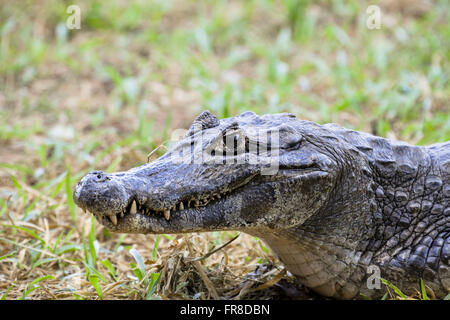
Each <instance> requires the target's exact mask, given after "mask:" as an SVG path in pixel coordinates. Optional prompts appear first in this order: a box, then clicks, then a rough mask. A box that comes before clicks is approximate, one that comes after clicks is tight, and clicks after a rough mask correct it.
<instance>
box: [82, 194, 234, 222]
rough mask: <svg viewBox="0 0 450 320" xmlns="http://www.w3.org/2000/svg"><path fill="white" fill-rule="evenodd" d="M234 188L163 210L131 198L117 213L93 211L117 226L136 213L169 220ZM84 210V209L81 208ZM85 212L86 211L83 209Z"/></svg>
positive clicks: (99, 217)
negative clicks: (107, 213) (123, 219)
mask: <svg viewBox="0 0 450 320" xmlns="http://www.w3.org/2000/svg"><path fill="white" fill-rule="evenodd" d="M235 189H236V188H234V189H230V190H226V191H220V192H217V193H214V194H211V195H209V196H202V197H199V198H191V199H189V200H181V201H179V202H178V203H176V204H175V205H173V206H171V207H169V208H165V209H163V210H154V209H152V208H149V207H147V206H146V205H145V204H139V202H138V201H137V200H135V199H132V200H131V201H130V203H129V204H128V206H126V208H125V209H124V210H123V211H122V212H120V213H117V214H112V215H101V214H96V213H93V214H94V216H95V217H96V218H97V219H99V220H100V221H103V219H104V218H105V217H107V218H109V220H110V221H111V223H112V224H113V225H114V226H117V224H118V223H120V220H121V219H122V218H124V217H126V216H133V215H136V214H140V215H145V216H148V217H153V218H162V217H164V218H165V219H166V220H167V221H169V220H170V218H171V216H172V215H174V214H175V215H176V214H179V213H180V212H182V211H183V210H186V209H190V208H199V207H206V206H207V205H208V204H210V203H212V204H213V203H215V202H217V201H219V200H220V199H222V198H224V197H226V196H228V195H229V194H231V193H232V192H233V190H235ZM83 210H85V209H83ZM85 212H86V211H85Z"/></svg>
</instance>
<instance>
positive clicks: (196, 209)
mask: <svg viewBox="0 0 450 320" xmlns="http://www.w3.org/2000/svg"><path fill="white" fill-rule="evenodd" d="M74 200H75V203H76V204H77V205H78V206H79V207H81V208H82V209H83V210H88V211H89V212H91V213H92V214H93V215H94V216H95V218H96V219H97V220H98V221H99V222H100V223H101V224H103V225H104V226H105V227H107V228H108V229H110V230H112V231H113V232H120V233H153V234H158V233H187V232H208V231H220V230H239V231H242V232H245V233H248V234H251V235H254V236H257V237H259V238H260V239H262V240H264V241H265V242H266V243H267V244H268V245H269V247H270V248H271V249H272V250H273V252H274V253H275V254H276V255H277V256H278V257H279V259H280V261H281V262H282V263H283V264H284V265H285V267H286V269H287V270H288V271H290V272H291V273H292V274H293V275H295V276H296V277H297V278H298V279H299V281H300V282H301V283H303V284H304V285H305V286H306V287H308V288H311V289H312V290H313V291H315V292H317V293H318V294H320V295H323V296H326V297H333V298H338V299H352V298H361V297H363V296H366V297H371V298H379V297H381V296H382V295H383V294H384V293H385V290H386V286H384V285H381V286H380V285H379V282H378V284H377V281H376V280H377V279H378V280H379V277H381V278H384V279H386V280H387V281H389V282H390V283H392V284H394V285H395V286H397V287H398V288H399V289H400V290H402V291H403V292H404V293H407V294H408V293H411V294H412V293H414V292H416V291H415V290H418V288H420V287H419V284H420V283H421V281H423V283H424V284H425V286H426V287H428V288H430V289H431V290H432V291H433V293H434V294H435V296H436V297H437V298H443V297H445V296H446V295H447V294H448V293H449V291H450V264H449V259H450V207H449V204H450V142H444V143H438V144H434V145H430V146H414V145H410V144H408V143H405V142H400V141H394V140H389V139H385V138H381V137H377V136H374V135H371V134H368V133H363V132H358V131H354V130H350V129H346V128H343V127H341V126H339V125H337V124H325V125H319V124H316V123H313V122H310V121H305V120H298V119H297V118H296V117H295V116H294V115H292V114H288V113H283V114H274V115H262V116H258V115H256V114H255V113H253V112H245V113H243V114H241V115H239V116H236V117H231V118H227V119H221V120H219V119H218V118H217V117H215V116H214V115H213V114H212V113H210V112H209V111H204V112H203V113H202V114H200V115H199V116H198V117H197V118H196V119H195V120H194V122H193V124H192V126H191V127H190V128H189V130H187V132H186V133H185V135H184V136H183V137H182V138H181V139H180V140H179V141H178V142H176V143H174V144H173V145H172V147H171V148H170V149H169V151H168V152H167V153H165V154H164V155H163V156H161V157H160V158H158V159H156V160H154V161H152V162H150V163H146V164H143V165H141V166H139V167H136V168H133V169H130V170H128V171H125V172H117V173H105V172H102V171H93V172H90V173H88V174H87V175H86V176H85V177H83V178H82V179H81V181H80V182H79V183H78V185H77V186H76V188H75V191H74ZM377 272H378V273H377ZM375 276H376V277H375ZM374 277H375V278H374Z"/></svg>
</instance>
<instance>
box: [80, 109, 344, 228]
mask: <svg viewBox="0 0 450 320" xmlns="http://www.w3.org/2000/svg"><path fill="white" fill-rule="evenodd" d="M329 135H330V132H329V131H328V130H326V129H324V127H323V126H320V125H317V124H314V123H312V122H308V121H299V120H297V119H296V118H295V116H293V115H291V114H278V115H270V116H269V115H267V116H257V115H256V114H255V113H253V112H245V113H243V114H241V115H240V116H237V117H232V118H227V119H222V120H220V121H219V120H218V119H217V118H216V117H215V116H214V115H213V114H211V113H210V112H208V111H205V112H203V113H202V114H201V115H199V116H198V117H197V118H196V119H195V121H194V123H193V124H192V126H191V128H190V129H189V130H188V131H187V132H186V134H185V135H184V137H183V138H182V139H181V140H179V141H178V142H177V143H176V144H174V145H173V147H171V149H170V150H169V151H168V152H167V153H166V154H165V155H164V156H162V157H160V158H159V159H157V160H155V161H153V162H151V163H147V164H144V165H142V166H139V167H136V168H133V169H131V170H128V171H125V172H116V173H105V172H102V171H93V172H90V173H88V174H87V175H86V176H85V177H83V178H82V179H81V181H80V182H79V183H78V184H77V186H76V188H75V191H74V200H75V203H76V204H77V205H78V206H79V207H80V208H82V209H83V210H88V211H89V212H91V213H92V214H94V216H95V217H96V219H97V220H98V221H99V222H100V223H102V224H103V225H104V226H106V227H107V228H108V229H110V230H112V231H114V232H123V233H184V232H198V231H218V230H242V231H245V232H247V233H250V234H252V233H253V234H261V232H265V231H270V230H272V231H274V232H278V231H279V230H284V229H286V228H291V227H295V226H298V225H301V224H302V223H303V222H304V221H305V220H306V219H308V218H309V217H311V216H312V215H314V214H315V213H316V212H318V211H319V210H321V208H323V207H324V206H326V204H327V201H328V199H329V198H330V195H331V194H332V193H333V190H334V186H335V185H336V183H337V182H338V181H339V180H340V179H343V178H342V177H343V172H345V166H344V165H343V162H342V161H341V160H340V158H341V155H340V154H336V152H335V149H336V146H335V145H334V146H333V145H332V144H336V143H337V142H336V141H335V140H333V139H330V137H329Z"/></svg>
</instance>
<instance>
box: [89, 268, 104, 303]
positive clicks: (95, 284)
mask: <svg viewBox="0 0 450 320" xmlns="http://www.w3.org/2000/svg"><path fill="white" fill-rule="evenodd" d="M88 280H89V282H90V283H91V284H92V286H93V287H94V288H95V291H97V295H98V296H99V298H100V299H101V300H103V293H102V288H101V287H100V281H99V278H98V277H97V275H95V274H91V275H90V276H89V278H88Z"/></svg>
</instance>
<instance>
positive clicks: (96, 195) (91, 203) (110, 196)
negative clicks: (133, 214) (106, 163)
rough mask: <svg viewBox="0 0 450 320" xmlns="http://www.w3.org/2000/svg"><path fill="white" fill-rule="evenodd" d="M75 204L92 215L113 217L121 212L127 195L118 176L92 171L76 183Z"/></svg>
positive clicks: (126, 200) (126, 201) (125, 203)
mask: <svg viewBox="0 0 450 320" xmlns="http://www.w3.org/2000/svg"><path fill="white" fill-rule="evenodd" d="M73 198H74V201H75V203H76V204H77V205H78V206H79V207H81V208H82V209H83V210H89V211H90V212H92V213H94V214H101V215H108V216H109V215H113V214H116V213H118V212H121V211H123V208H124V207H125V206H126V205H127V203H128V195H127V192H126V190H125V188H124V186H123V184H122V183H121V181H120V176H118V175H114V174H107V173H104V172H103V171H92V172H90V173H88V174H87V175H86V176H84V177H83V179H81V181H80V182H78V184H77V186H76V188H75V191H74V193H73Z"/></svg>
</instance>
